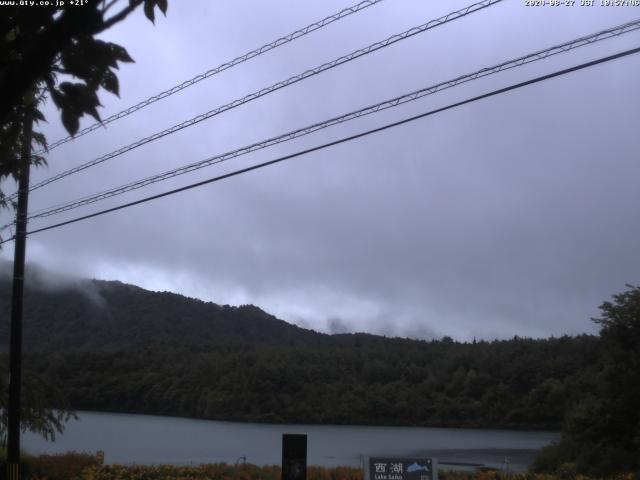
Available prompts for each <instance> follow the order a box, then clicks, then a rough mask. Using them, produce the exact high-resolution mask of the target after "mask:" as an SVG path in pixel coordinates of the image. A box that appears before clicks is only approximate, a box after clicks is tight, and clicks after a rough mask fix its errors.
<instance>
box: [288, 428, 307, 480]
mask: <svg viewBox="0 0 640 480" xmlns="http://www.w3.org/2000/svg"><path fill="white" fill-rule="evenodd" d="M306 479H307V436H306V435H299V434H290V433H285V434H284V435H282V480H306Z"/></svg>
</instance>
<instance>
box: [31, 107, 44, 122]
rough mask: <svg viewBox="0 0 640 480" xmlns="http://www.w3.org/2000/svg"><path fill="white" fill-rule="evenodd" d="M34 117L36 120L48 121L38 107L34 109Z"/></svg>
mask: <svg viewBox="0 0 640 480" xmlns="http://www.w3.org/2000/svg"><path fill="white" fill-rule="evenodd" d="M33 119H34V120H35V121H36V122H46V121H47V119H46V118H45V117H44V115H43V114H42V112H41V111H40V110H38V109H37V108H34V109H33Z"/></svg>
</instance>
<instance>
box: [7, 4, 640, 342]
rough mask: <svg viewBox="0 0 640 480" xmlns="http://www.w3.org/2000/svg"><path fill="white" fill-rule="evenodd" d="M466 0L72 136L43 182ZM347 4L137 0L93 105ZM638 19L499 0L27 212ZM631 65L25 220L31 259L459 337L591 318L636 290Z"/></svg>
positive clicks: (351, 24)
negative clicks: (50, 227)
mask: <svg viewBox="0 0 640 480" xmlns="http://www.w3.org/2000/svg"><path fill="white" fill-rule="evenodd" d="M465 4H466V2H460V1H453V2H442V3H439V2H420V1H417V0H416V1H414V0H407V1H406V2H402V3H399V2H394V1H391V0H389V1H388V2H383V3H382V4H381V5H379V6H376V7H373V8H371V9H369V10H368V11H366V12H363V13H362V14H359V15H357V16H354V17H353V18H351V19H349V20H345V21H344V22H342V23H339V24H336V25H333V26H331V27H329V28H328V29H327V31H326V32H318V33H316V34H313V35H310V36H309V37H305V38H304V39H302V40H300V41H299V42H297V43H296V44H292V45H288V46H286V47H283V48H282V49H280V50H279V51H276V52H272V53H270V54H268V55H266V56H264V57H261V58H259V59H256V60H255V61H254V62H252V63H248V64H246V65H243V66H241V67H238V68H237V69H233V70H231V71H228V72H225V73H224V74H223V75H220V76H219V77H218V78H214V79H211V80H208V81H206V82H203V83H202V84H199V85H198V86H196V87H193V88H192V89H190V90H187V91H185V92H184V93H183V94H180V95H177V96H175V97H172V98H171V99H168V100H167V101H165V102H160V103H158V104H156V105H154V106H152V107H150V108H149V109H148V110H145V111H144V112H141V113H139V114H138V115H135V116H132V117H130V118H128V119H126V120H123V121H122V122H117V123H115V124H112V125H109V126H108V127H107V128H106V129H104V131H100V132H96V133H95V134H94V135H91V136H87V137H83V138H81V139H78V140H77V141H74V142H71V143H70V144H68V145H65V146H64V147H61V148H59V149H57V150H56V151H54V152H53V153H52V155H51V158H50V167H49V168H48V169H43V170H40V171H38V172H35V173H34V176H35V178H36V179H38V178H44V177H46V176H49V175H51V174H53V173H56V172H58V171H62V170H64V169H65V168H69V167H70V166H73V165H76V164H78V163H80V162H82V161H86V160H89V159H91V158H94V157H96V156H98V155H100V154H103V153H105V152H108V151H111V150H113V149H115V148H117V147H119V146H121V145H124V144H126V143H129V142H131V141H133V140H135V139H137V138H139V137H141V136H144V135H148V134H150V133H153V132H155V131H157V130H160V129H162V128H166V127H167V126H169V125H171V124H173V123H177V122H179V121H181V120H184V119H186V118H189V117H191V116H193V115H195V114H197V113H201V112H203V111H206V110H207V109H209V108H213V107H215V106H217V105H220V104H222V103H225V102H228V101H230V100H233V99H234V98H237V97H239V96H242V95H244V94H246V93H248V92H250V91H253V90H256V89H258V88H260V87H262V86H264V85H267V84H269V83H272V82H275V81H278V80H281V79H283V78H285V77H287V76H289V75H291V74H294V73H297V72H299V71H301V70H303V69H305V68H308V67H311V66H314V65H316V64H319V63H322V62H324V61H327V60H330V59H332V58H334V57H336V56H339V55H342V54H344V53H347V52H348V51H350V50H352V49H355V48H358V47H361V46H364V45H366V44H368V43H370V42H373V41H375V40H379V39H381V38H383V37H384V36H386V35H390V34H392V33H395V32H398V31H401V30H403V29H406V28H408V27H410V26H413V25H417V24H419V23H422V22H424V21H427V20H428V19H430V18H434V17H437V16H439V15H442V14H444V13H446V12H447V11H450V10H453V9H454V8H458V7H461V6H463V5H465ZM344 6H345V5H344V2H337V1H331V2H317V3H311V4H308V3H305V5H304V7H301V6H300V4H297V3H287V2H280V3H277V4H272V3H269V4H261V3H256V2H234V4H233V5H231V4H218V3H206V2H202V3H194V4H190V6H189V8H187V7H186V6H182V5H178V3H177V2H176V4H175V5H173V4H172V5H171V10H170V12H169V15H168V17H167V19H166V20H161V21H160V22H158V25H157V26H156V27H152V26H151V25H150V24H148V22H146V21H145V20H144V19H143V18H142V16H141V15H140V16H139V18H136V19H134V20H132V21H128V22H127V23H126V24H123V25H122V26H119V27H118V28H117V29H114V30H113V31H112V32H109V35H108V36H109V38H110V39H113V40H114V41H118V42H120V43H122V44H124V45H126V46H127V47H128V49H129V50H130V52H131V54H132V55H133V56H134V57H135V58H136V59H137V64H135V65H133V66H127V67H126V68H123V70H122V76H121V84H122V87H121V90H122V96H123V98H122V100H121V101H118V100H117V99H115V98H112V97H108V96H107V94H105V95H104V96H103V97H104V99H103V103H104V104H105V112H104V115H107V114H108V113H112V112H115V111H117V110H119V109H121V108H123V107H125V106H128V105H130V104H132V103H135V102H136V101H138V100H139V99H141V98H144V97H145V96H147V95H149V94H152V93H155V92H157V91H159V90H162V89H164V88H167V87H169V86H171V85H173V84H175V83H179V82H180V81H182V80H184V79H185V78H188V77H190V76H193V75H195V74H197V73H200V72H202V71H204V70H206V69H207V68H209V67H211V66H213V65H216V64H218V63H221V62H223V61H225V60H228V59H230V58H232V57H234V56H235V55H238V54H240V53H243V52H244V51H248V50H250V49H252V48H255V47H256V46H258V45H259V44H261V43H264V42H266V41H269V40H271V39H273V38H276V37H277V36H279V35H281V34H282V33H284V32H287V31H291V30H293V29H295V28H297V27H299V26H302V25H304V24H306V23H309V22H310V21H313V20H314V19H317V18H320V17H322V16H323V15H326V14H328V13H330V12H333V11H337V10H338V9H339V8H342V7H344ZM634 13H635V10H634V9H624V8H619V9H615V8H609V9H607V8H600V7H594V8H592V9H589V8H580V7H574V8H566V9H552V8H551V7H549V8H539V9H535V8H526V7H524V6H523V5H522V3H521V2H516V1H513V2H504V3H503V4H501V5H499V6H496V7H493V8H491V9H487V10H486V11H484V12H482V13H479V14H477V16H474V17H470V18H468V19H463V20H460V21H457V22H456V23H453V24H451V25H447V26H444V27H441V28H439V29H436V30H434V31H432V32H429V33H427V34H424V35H420V36H417V37H415V38H413V39H411V40H407V41H406V42H404V43H402V44H399V45H396V46H394V47H391V48H389V49H387V50H385V51H381V52H378V53H375V54H372V55H370V56H369V57H367V58H366V59H361V60H358V61H356V62H353V63H352V64H349V65H345V66H344V67H340V68H337V69H334V70H332V71H330V72H327V73H325V74H323V75H321V76H318V77H315V78H313V79H310V80H309V81H306V82H303V83H301V84H298V85H296V86H293V87H291V88H288V89H285V90H282V91H280V92H277V93H274V94H273V95H271V96H269V97H266V98H264V99H262V100H260V101H258V102H253V103H252V104H250V105H245V106H243V107H240V108H238V109H235V110H233V111H231V112H228V113H227V114H224V115H223V116H221V117H218V118H215V119H212V120H209V121H207V122H203V123H202V124H200V125H198V126H196V127H193V128H191V129H187V130H185V131H183V132H180V133H178V134H176V135H174V136H171V137H168V138H166V139H163V140H160V141H158V142H155V143H154V144H152V145H149V146H146V147H143V148H141V149H138V150H136V151H134V152H131V153H130V154H128V155H126V156H124V157H122V158H118V159H114V160H113V161H111V162H109V163H108V164H105V165H102V166H99V167H96V168H95V169H92V171H89V172H86V173H84V174H81V175H78V176H76V177H72V178H71V179H69V180H65V181H61V182H59V183H58V184H55V185H51V186H50V187H49V188H47V189H43V190H42V191H38V192H35V193H34V194H33V196H32V201H31V205H32V208H33V209H36V208H42V207H44V206H48V205H50V204H55V203H59V202H62V201H65V200H67V199H69V198H74V197H77V196H82V195H85V194H88V193H91V192H94V191H98V190H104V189H106V188H108V187H111V186H115V185H118V184H121V183H124V182H127V181H130V180H132V179H136V178H139V177H143V176H148V175H150V174H152V173H155V172H159V171H164V170H166V169H169V168H173V167H175V166H178V165H181V164H184V163H187V162H192V161H195V160H198V159H200V158H203V157H206V156H209V155H211V154H215V153H221V152H224V151H226V150H229V149H231V148H236V147H238V146H242V145H245V144H247V143H250V142H252V141H255V140H259V139H262V138H266V137H268V136H272V135H276V134H279V133H282V132H285V131H288V130H291V129H293V128H296V127H299V126H301V125H304V124H309V123H313V122H316V121H318V120H322V119H324V118H327V117H329V116H332V115H336V114H339V113H343V112H346V111H348V110H351V109H354V108H357V107H361V106H364V105H368V104H371V103H374V102H376V101H379V100H382V99H384V98H388V97H392V96H394V95H398V94H400V93H404V92H406V91H410V90H413V89H416V88H420V87H424V86H427V85H431V84H434V83H437V82H440V81H442V80H445V79H448V78H452V77H455V76H457V75H460V74H463V73H468V72H470V71H473V70H475V69H477V68H481V67H483V66H487V65H490V64H495V63H498V62H500V61H503V60H505V59H507V58H511V57H515V56H518V55H522V54H525V53H529V52H530V51H533V50H536V49H541V48H544V47H547V46H550V45H554V44H557V43H559V42H561V41H566V40H569V39H572V38H574V37H577V36H580V35H585V34H588V33H591V32H593V31H596V30H599V29H603V28H606V27H609V26H612V25H615V24H618V23H622V22H623V21H628V20H630V19H631V18H633V15H634ZM637 40H638V34H637V33H634V34H631V36H630V37H629V38H626V37H625V38H622V39H620V40H611V41H608V42H604V43H602V44H599V45H597V46H592V47H587V48H585V49H584V50H578V51H575V52H572V53H570V54H568V55H566V56H558V57H555V58H553V59H550V60H549V61H548V62H547V63H540V64H535V65H530V66H527V67H525V68H523V69H515V70H513V71H510V72H505V73H504V74H501V75H499V76H494V77H489V78H486V79H483V80H481V81H478V82H473V83H470V84H467V85H464V86H461V87H459V88H456V89H452V90H450V91H447V92H443V93H441V94H438V95H436V96H433V97H429V98H426V99H423V100H421V101H419V102H416V103H415V104H411V105H406V106H404V107H402V108H400V109H398V110H397V111H395V110H393V111H388V112H384V113H382V114H380V115H379V116H375V117H370V118H365V119H361V120H360V121H358V122H354V123H353V124H348V125H344V126H343V127H340V128H336V129H332V130H327V131H324V132H322V133H319V134H314V135H313V136H312V137H310V138H306V139H300V140H297V141H295V142H293V143H292V144H290V145H289V144H287V145H282V146H279V147H274V148H272V149H269V151H266V152H259V153H256V154H253V155H251V157H250V158H246V159H237V160H234V161H233V163H232V164H229V165H222V166H220V167H219V168H212V169H207V170H204V171H201V172H198V173H195V174H190V175H187V176H185V177H181V178H178V179H174V180H172V181H170V182H167V183H166V184H160V185H157V186H154V187H151V188H149V189H148V190H145V191H144V192H143V191H138V192H136V193H132V194H129V195H126V196H123V197H121V198H119V199H117V200H114V201H113V202H112V203H110V202H106V203H105V206H109V205H115V204H117V203H120V202H122V201H125V200H130V199H135V198H139V197H140V196H142V195H143V193H144V194H151V193H155V192H160V191H164V190H168V189H170V188H173V187H176V186H181V185H184V184H186V183H189V182H191V181H195V180H198V179H203V178H207V177H209V176H213V175H214V174H217V173H221V172H225V171H229V170H231V169H234V168H240V167H241V166H244V165H248V164H252V163H257V162H259V161H263V160H267V159H271V158H275V157H276V156H278V155H282V154H286V153H290V152H294V151H296V150H299V149H302V148H306V147H309V146H313V145H316V144H319V143H323V142H326V141H330V140H332V139H336V138H339V137H342V136H345V135H348V134H350V133H355V132H358V131H361V130H364V129H366V128H370V127H372V126H377V125H381V124H383V123H385V122H388V121H392V120H394V119H400V118H403V117H406V116H409V115H412V114H415V113H418V112H422V111H426V110H429V109H432V108H435V107H438V106H442V105H446V104H447V103H450V102H452V101H456V100H459V99H462V98H466V97H468V96H471V95H475V94H478V93H481V92H485V91H488V90H491V89H494V88H499V87H501V86H505V85H508V84H510V83H513V82H516V81H521V80H524V79H526V78H530V77H532V76H534V75H540V74H542V73H546V72H550V71H553V70H555V69H559V68H564V67H566V66H569V65H573V64H576V63H579V62H581V61H586V60H587V59H593V58H596V57H599V56H603V55H606V54H610V53H613V52H616V51H618V50H622V49H625V48H630V47H631V46H635V45H634V42H635V43H637ZM638 73H639V68H638V62H637V58H635V57H632V58H627V59H623V60H620V61H617V62H614V63H610V64H607V65H604V66H599V67H596V68H593V69H591V70H589V71H587V72H580V73H576V74H573V75H571V76H567V77H566V78H560V79H555V80H552V81H549V82H548V83H544V84H540V85H536V86H531V87H528V88H527V89H525V90H522V91H518V92H512V93H509V94H506V95H503V96H500V97H496V98H493V99H490V100H487V101H483V102H479V103H475V104H472V105H468V106H465V107H461V108H459V109H456V110H454V111H449V112H445V113H443V114H441V115H437V116H434V117H431V118H428V119H425V120H422V121H420V122H416V123H413V124H410V125H406V126H404V127H402V128H399V129H395V130H390V131H387V132H384V133H381V134H379V135H377V136H375V137H369V138H367V139H363V140H359V141H356V142H353V143H350V144H347V145H342V146H338V147H334V148H332V149H328V150H324V151H322V152H318V153H314V154H311V155H308V156H307V157H304V158H300V159H298V160H295V161H292V162H289V163H286V164H281V165H278V166H274V167H270V168H268V169H264V170H261V171H258V172H253V173H250V174H247V175H244V176H242V177H237V178H234V179H231V180H228V181H225V182H221V183H219V184H215V185H213V186H209V187H204V188H201V189H198V190H194V191H190V192H188V193H184V194H180V195H177V196H175V197H171V198H166V199H163V200H159V201H156V202H154V203H151V204H146V205H143V206H139V207H135V208H132V209H129V210H127V211H123V212H120V213H116V214H112V215H107V216H103V217H100V218H99V219H94V220H89V221H87V222H84V223H82V224H76V225H72V226H69V227H64V228H61V229H58V230H54V231H51V232H47V233H43V234H39V235H34V236H33V237H31V238H30V241H29V247H28V253H29V258H30V259H32V260H33V261H35V262H39V263H42V264H44V265H46V266H48V267H49V268H51V269H54V270H57V271H62V272H74V273H75V274H77V275H84V276H97V277H100V278H109V279H119V280H122V281H129V282H133V283H137V284H140V285H141V286H145V287H147V288H152V289H157V290H173V291H178V292H181V293H185V294H188V295H191V296H196V297H200V298H204V299H207V300H213V301H217V302H220V303H232V304H238V303H255V304H258V305H259V306H261V307H263V308H264V309H266V310H268V311H270V312H272V313H274V314H276V315H278V316H280V317H281V318H283V319H285V320H288V321H292V322H296V323H298V324H301V325H306V326H312V327H314V328H317V329H321V330H324V331H332V330H334V331H371V332H374V333H386V334H389V335H407V336H414V337H433V336H442V335H451V336H454V337H457V338H465V339H471V338H473V337H474V336H475V337H477V338H495V337H511V336H513V335H514V334H518V335H530V336H546V335H550V334H554V335H560V334H563V333H579V332H585V331H587V332H593V331H595V330H594V326H593V325H592V324H591V322H590V321H589V317H590V316H594V315H596V314H597V306H598V305H599V304H600V303H601V302H602V301H603V300H606V299H607V298H608V297H609V295H611V294H613V293H615V292H618V291H621V290H623V289H624V285H625V283H639V276H640V273H639V272H640V257H639V256H638V255H637V240H636V239H637V238H639V236H640V220H639V219H640V215H639V213H640V212H639V208H640V207H639V205H640V192H639V190H640V189H637V179H638V178H639V177H640V164H639V163H638V162H637V154H636V152H637V151H638V147H639V146H640V140H639V138H638V135H637V131H636V130H637V125H638V118H637V109H636V108H634V107H635V105H638V102H639V101H640V93H639V92H638V89H636V88H633V85H634V81H633V79H636V78H637V77H638ZM48 117H49V119H50V123H49V124H48V125H47V126H46V127H45V129H46V130H47V134H48V136H49V138H50V139H53V138H57V137H59V136H60V135H61V134H62V130H61V127H60V126H59V122H58V120H57V114H56V113H55V112H54V111H53V109H49V113H48ZM87 211H91V209H89V210H87ZM64 218H69V217H65V216H61V217H60V219H64ZM47 223H48V222H44V221H43V222H37V223H34V226H42V225H45V224H47ZM7 254H8V252H7V251H6V250H5V251H4V252H3V255H5V256H6V255H7Z"/></svg>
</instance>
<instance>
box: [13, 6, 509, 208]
mask: <svg viewBox="0 0 640 480" xmlns="http://www.w3.org/2000/svg"><path fill="white" fill-rule="evenodd" d="M502 1H503V0H483V1H481V2H478V3H474V4H472V5H469V6H468V7H465V8H463V9H460V10H457V11H455V12H451V13H449V14H447V15H445V16H443V17H440V18H438V19H435V20H431V21H429V22H427V23H425V24H423V25H420V26H417V27H413V28H410V29H409V30H406V31H404V32H402V33H398V34H395V35H392V36H390V37H388V38H386V39H385V40H382V41H380V42H376V43H373V44H371V45H369V46H367V47H365V48H361V49H358V50H356V51H354V52H351V53H350V54H348V55H344V56H342V57H339V58H337V59H335V60H332V61H330V62H327V63H324V64H322V65H320V66H318V67H315V68H312V69H309V70H306V71H304V72H302V73H300V74H298V75H294V76H292V77H289V78H288V79H286V80H282V81H280V82H278V83H274V84H273V85H271V86H269V87H266V88H263V89H261V90H258V91H256V92H254V93H251V94H249V95H245V96H244V97H242V98H239V99H236V100H234V101H232V102H230V103H227V104H225V105H222V106H219V107H216V108H214V109H213V110H209V111H208V112H205V113H202V114H200V115H198V116H196V117H193V118H191V119H189V120H186V121H184V122H182V123H179V124H177V125H174V126H172V127H170V128H167V129H166V130H162V131H161V132H157V133H154V134H153V135H150V136H148V137H145V138H142V139H140V140H137V141H136V142H133V143H131V144H129V145H127V146H124V147H121V148H119V149H117V150H114V151H113V152H111V153H107V154H106V155H103V156H101V157H98V158H96V159H94V160H91V161H89V162H87V163H84V164H82V165H79V166H77V167H74V168H71V169H69V170H66V171H64V172H62V173H59V174H57V175H54V176H52V177H49V178H47V179H45V180H42V181H41V182H38V183H36V184H34V185H33V186H31V188H30V190H31V191H33V190H36V189H38V188H42V187H44V186H45V185H48V184H50V183H52V182H55V181H57V180H60V179H62V178H65V177H67V176H69V175H73V174H75V173H78V172H81V171H83V170H85V169H87V168H89V167H93V166H95V165H98V164H100V163H103V162H105V161H107V160H110V159H112V158H115V157H117V156H119V155H122V154H124V153H126V152H129V151H131V150H133V149H135V148H138V147H141V146H142V145H146V144H147V143H150V142H152V141H154V140H158V139H159V138H162V137H165V136H167V135H171V134H173V133H176V132H178V131H180V130H182V129H184V128H187V127H191V126H193V125H195V124H197V123H200V122H202V121H203V120H207V119H209V118H211V117H213V116H215V115H219V114H220V113H223V112H226V111H227V110H231V109H233V108H235V107H238V106H240V105H243V104H245V103H248V102H251V101H253V100H256V99H258V98H261V97H263V96H265V95H268V94H270V93H273V92H275V91H276V90H280V89H281V88H284V87H288V86H290V85H293V84H294V83H297V82H300V81H302V80H305V79H307V78H309V77H312V76H314V75H318V74H319V73H322V72H325V71H327V70H330V69H332V68H334V67H337V66H339V65H342V64H344V63H347V62H350V61H352V60H355V59H356V58H359V57H362V56H364V55H368V54H370V53H372V52H375V51H377V50H380V49H382V48H385V47H388V46H390V45H393V44H395V43H397V42H400V41H402V40H406V39H407V38H410V37H413V36H414V35H417V34H419V33H423V32H426V31H427V30H431V29H432V28H435V27H438V26H440V25H444V24H445V23H448V22H451V21H453V20H457V19H459V18H462V17H465V16H467V15H470V14H472V13H475V12H477V11H479V10H482V9H484V8H487V7H489V6H491V5H495V4H497V3H500V2H502ZM9 198H13V196H11V197H9Z"/></svg>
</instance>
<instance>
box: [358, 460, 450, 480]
mask: <svg viewBox="0 0 640 480" xmlns="http://www.w3.org/2000/svg"><path fill="white" fill-rule="evenodd" d="M367 467H368V477H367V480H437V478H438V475H437V465H436V462H435V461H434V460H433V459H431V458H387V457H369V462H368V465H367Z"/></svg>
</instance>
